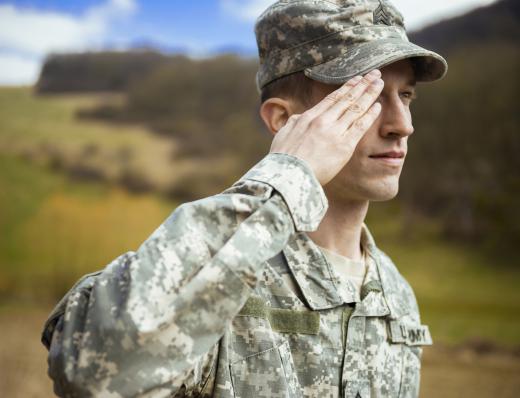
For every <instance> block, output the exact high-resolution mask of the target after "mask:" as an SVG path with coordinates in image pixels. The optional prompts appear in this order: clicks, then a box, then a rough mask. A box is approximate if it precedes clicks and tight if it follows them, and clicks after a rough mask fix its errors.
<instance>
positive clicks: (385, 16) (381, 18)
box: [373, 0, 395, 26]
mask: <svg viewBox="0 0 520 398" xmlns="http://www.w3.org/2000/svg"><path fill="white" fill-rule="evenodd" d="M394 15H395V13H394V12H393V10H392V5H391V4H388V2H386V1H384V0H379V5H378V6H377V8H376V9H375V10H374V16H373V20H374V25H388V26H391V25H392V19H393V18H394Z"/></svg>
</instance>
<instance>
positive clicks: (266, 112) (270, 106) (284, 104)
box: [260, 98, 295, 135]
mask: <svg viewBox="0 0 520 398" xmlns="http://www.w3.org/2000/svg"><path fill="white" fill-rule="evenodd" d="M293 113H295V112H294V104H293V103H292V102H291V101H288V100H285V99H283V98H269V99H268V100H266V101H264V102H263V103H262V105H261V106H260V117H261V118H262V120H263V121H264V123H265V125H266V126H267V128H268V129H269V131H270V132H271V134H273V135H275V134H276V133H277V132H278V130H280V129H281V128H282V127H283V126H284V125H285V123H287V119H289V117H290V116H291V115H292V114H293Z"/></svg>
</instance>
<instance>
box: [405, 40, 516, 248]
mask: <svg viewBox="0 0 520 398" xmlns="http://www.w3.org/2000/svg"><path fill="white" fill-rule="evenodd" d="M497 60H498V61H497ZM449 63H450V71H449V73H448V75H447V76H446V78H445V79H444V80H442V81H440V82H439V83H436V84H434V85H431V86H425V87H421V88H420V90H419V96H420V98H419V100H418V101H417V104H416V105H415V107H414V109H413V113H414V117H415V127H416V133H415V134H414V135H413V136H412V137H411V139H410V151H409V156H408V158H407V165H406V167H405V169H404V173H403V184H402V186H403V191H402V194H403V198H404V200H405V201H406V202H407V203H408V204H410V205H411V206H413V207H414V208H415V209H420V210H421V211H422V212H425V213H427V214H430V215H433V216H436V217H437V216H438V217H441V218H442V219H443V220H444V230H445V232H446V234H447V235H448V236H452V237H457V238H462V239H464V240H469V241H471V242H480V243H483V244H485V245H487V246H488V247H489V248H491V249H494V250H495V251H497V252H500V251H506V252H512V251H513V250H514V249H515V247H517V245H518V244H519V243H520V223H519V221H520V210H519V208H518V203H519V202H520V175H519V173H518V171H519V170H520V158H519V157H518V153H520V136H519V135H518V128H519V125H520V120H519V115H518V111H517V108H518V107H517V103H516V97H517V92H518V90H519V89H520V78H519V76H518V73H517V72H518V70H520V50H519V49H518V47H516V46H511V45H507V44H506V45H503V44H500V43H494V44H488V45H485V46H483V45H479V46H475V47H471V48H470V47H467V48H466V52H465V53H464V54H462V53H457V54H454V55H453V56H451V57H449ZM515 257H516V258H518V256H515Z"/></svg>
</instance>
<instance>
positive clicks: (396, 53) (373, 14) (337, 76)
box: [255, 0, 448, 90]
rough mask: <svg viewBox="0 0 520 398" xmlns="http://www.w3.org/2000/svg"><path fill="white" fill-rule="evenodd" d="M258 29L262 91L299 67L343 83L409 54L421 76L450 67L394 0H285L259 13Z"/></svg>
mask: <svg viewBox="0 0 520 398" xmlns="http://www.w3.org/2000/svg"><path fill="white" fill-rule="evenodd" d="M255 34H256V40H257V44H258V52H259V57H260V67H259V70H258V72H257V75H256V84H257V88H258V90H260V89H262V88H263V87H264V86H265V85H266V84H268V83H270V82H272V81H273V80H276V79H278V78H280V77H282V76H285V75H288V74H291V73H294V72H299V71H303V72H304V73H305V75H306V76H307V77H309V78H311V79H313V80H317V81H320V82H322V83H328V84H342V83H344V82H346V81H347V80H349V79H350V78H352V77H354V76H356V75H358V74H364V73H367V72H368V71H370V70H372V69H375V68H381V67H383V66H385V65H388V64H390V63H392V62H395V61H398V60H401V59H405V58H412V62H413V66H414V70H415V75H416V79H417V81H424V82H426V81H434V80H437V79H440V78H442V77H443V76H444V75H445V74H446V72H447V70H448V64H447V62H446V60H445V59H444V58H443V57H441V56H440V55H439V54H437V53H435V52H433V51H429V50H426V49H424V48H422V47H419V46H417V45H415V44H413V43H411V42H410V41H409V40H408V37H407V36H406V30H405V26H404V19H403V16H402V15H401V13H400V12H399V11H398V10H397V9H396V8H395V6H393V5H392V4H391V3H390V2H389V1H388V0H279V1H277V2H275V3H274V4H272V5H271V6H269V7H268V8H267V9H266V10H265V11H264V12H263V13H262V14H261V15H260V16H259V17H258V19H257V21H256V24H255Z"/></svg>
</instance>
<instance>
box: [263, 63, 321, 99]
mask: <svg viewBox="0 0 520 398" xmlns="http://www.w3.org/2000/svg"><path fill="white" fill-rule="evenodd" d="M313 85H314V81H313V80H312V79H310V78H308V77H307V76H305V73H303V71H300V72H295V73H291V74H289V75H285V76H282V77H280V78H278V79H276V80H273V81H272V82H270V83H268V84H267V85H265V86H264V88H262V90H261V92H260V100H261V102H262V103H264V102H265V101H267V100H268V99H269V98H284V99H289V98H290V99H295V100H297V101H299V102H300V103H301V104H302V105H310V104H311V102H312V97H313Z"/></svg>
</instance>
